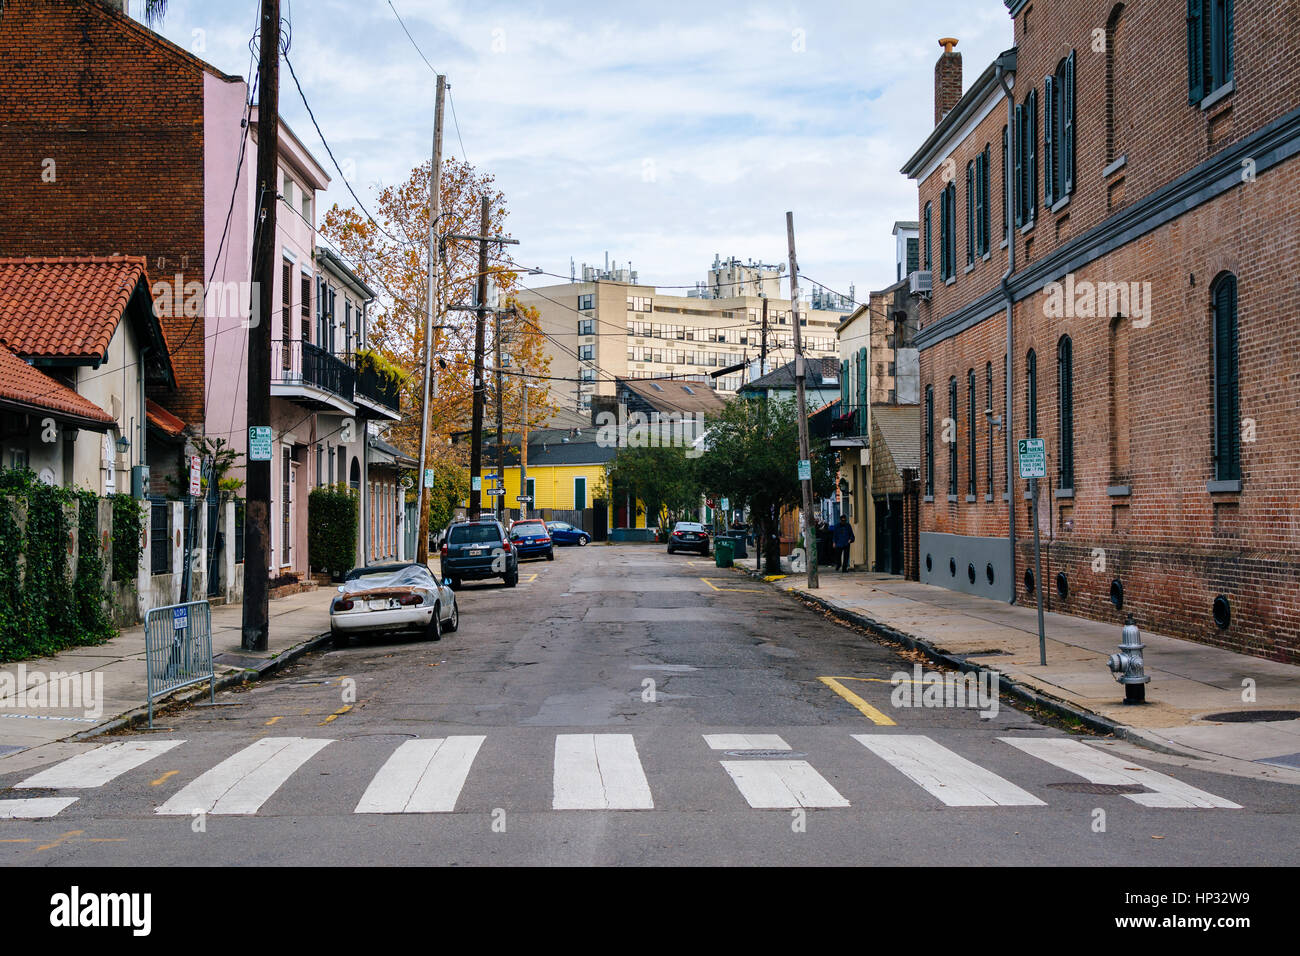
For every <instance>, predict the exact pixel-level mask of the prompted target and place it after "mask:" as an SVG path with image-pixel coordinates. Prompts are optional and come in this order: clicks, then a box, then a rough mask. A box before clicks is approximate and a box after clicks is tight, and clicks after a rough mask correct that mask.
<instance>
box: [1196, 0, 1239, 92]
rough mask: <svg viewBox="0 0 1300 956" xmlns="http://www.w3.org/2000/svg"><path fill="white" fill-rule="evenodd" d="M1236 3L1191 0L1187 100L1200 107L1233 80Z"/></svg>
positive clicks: (1224, 0)
mask: <svg viewBox="0 0 1300 956" xmlns="http://www.w3.org/2000/svg"><path fill="white" fill-rule="evenodd" d="M1232 5H1233V0H1187V98H1188V101H1189V102H1191V103H1193V104H1197V103H1200V102H1201V100H1203V99H1205V97H1207V96H1209V95H1210V94H1211V93H1213V92H1215V91H1216V90H1218V89H1219V88H1220V87H1222V86H1225V85H1226V84H1227V83H1229V82H1230V81H1231V80H1232V36H1233V27H1232Z"/></svg>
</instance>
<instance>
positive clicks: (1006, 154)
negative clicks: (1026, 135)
mask: <svg viewBox="0 0 1300 956" xmlns="http://www.w3.org/2000/svg"><path fill="white" fill-rule="evenodd" d="M1010 167H1011V138H1010V133H1009V132H1008V128H1007V127H1006V126H1004V127H1002V238H1003V239H1005V238H1006V237H1007V228H1008V223H1009V222H1010V220H1009V219H1008V218H1007V210H1008V208H1009V206H1008V203H1009V202H1010V201H1011V197H1010V195H1009V194H1008V192H1007V186H1008V185H1009V183H1010V182H1011V180H1010V178H1009V175H1008V174H1009V172H1010Z"/></svg>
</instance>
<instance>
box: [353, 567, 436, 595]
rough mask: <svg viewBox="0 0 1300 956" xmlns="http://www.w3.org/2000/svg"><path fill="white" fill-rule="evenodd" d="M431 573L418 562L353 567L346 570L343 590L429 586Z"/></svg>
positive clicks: (431, 580) (432, 583) (432, 582)
mask: <svg viewBox="0 0 1300 956" xmlns="http://www.w3.org/2000/svg"><path fill="white" fill-rule="evenodd" d="M433 586H434V579H433V575H432V574H430V573H429V569H428V568H422V567H420V565H418V564H403V565H398V566H396V567H394V566H393V565H391V564H390V565H380V566H378V567H374V568H355V569H353V570H352V571H350V572H348V578H347V580H346V581H345V582H343V591H344V593H347V592H349V591H369V590H371V589H373V588H431V587H433Z"/></svg>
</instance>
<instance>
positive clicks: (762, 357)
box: [758, 296, 767, 378]
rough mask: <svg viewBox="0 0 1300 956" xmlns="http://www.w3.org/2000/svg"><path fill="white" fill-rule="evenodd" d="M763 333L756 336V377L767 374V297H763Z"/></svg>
mask: <svg viewBox="0 0 1300 956" xmlns="http://www.w3.org/2000/svg"><path fill="white" fill-rule="evenodd" d="M762 329H763V331H762V332H761V333H759V336H758V377H759V378H762V377H763V376H764V375H766V374H767V296H763V326H762Z"/></svg>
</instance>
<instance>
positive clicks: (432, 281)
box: [415, 74, 447, 564]
mask: <svg viewBox="0 0 1300 956" xmlns="http://www.w3.org/2000/svg"><path fill="white" fill-rule="evenodd" d="M446 88H447V78H446V77H445V76H443V75H442V74H439V75H438V92H437V94H436V95H435V98H434V109H433V166H432V167H431V168H430V170H429V284H428V288H427V290H426V293H425V295H426V297H427V300H428V301H427V305H428V312H427V315H426V317H425V320H424V363H423V364H424V403H423V404H422V405H421V406H420V474H419V478H418V481H419V484H420V495H419V502H420V506H419V512H418V513H419V515H420V524H419V531H417V532H416V538H415V560H416V562H417V563H419V564H428V563H429V498H428V494H429V492H428V489H427V488H426V487H425V480H424V472H425V470H426V469H427V468H428V467H429V454H428V449H429V391H430V382H431V380H433V379H435V378H436V377H437V374H438V373H437V372H435V371H434V367H433V363H434V361H435V356H434V354H433V352H434V348H433V327H434V322H435V316H436V314H437V308H438V239H437V236H438V217H439V215H440V214H441V212H440V211H441V209H442V188H441V183H442V100H443V95H444V92H445V90H446ZM433 394H434V395H437V394H438V390H437V387H436V385H435V387H434V388H433Z"/></svg>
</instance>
